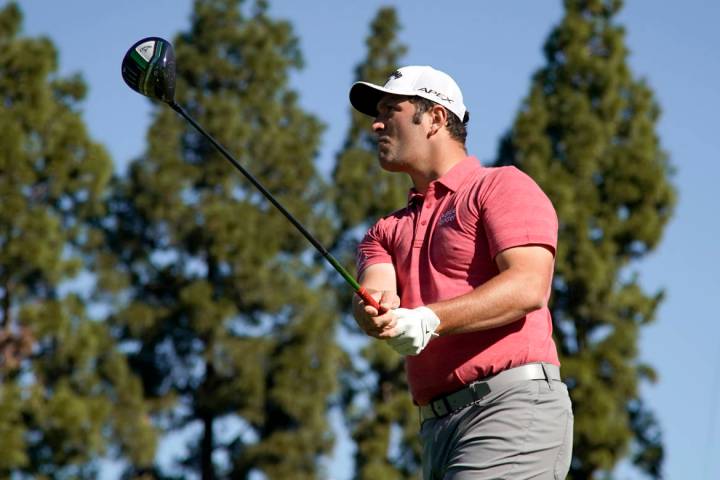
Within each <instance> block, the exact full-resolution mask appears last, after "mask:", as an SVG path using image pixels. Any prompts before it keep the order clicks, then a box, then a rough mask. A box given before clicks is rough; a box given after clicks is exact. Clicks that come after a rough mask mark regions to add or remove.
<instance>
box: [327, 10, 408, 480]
mask: <svg viewBox="0 0 720 480" xmlns="http://www.w3.org/2000/svg"><path fill="white" fill-rule="evenodd" d="M399 29H400V25H399V22H398V18H397V14H396V12H395V10H394V9H393V8H390V7H386V8H381V9H380V10H379V11H378V12H377V14H376V16H375V18H374V19H373V21H372V23H371V26H370V34H369V35H368V37H367V40H366V46H367V57H366V59H365V60H364V61H363V62H362V63H361V64H360V65H358V66H357V68H356V71H355V77H356V79H357V80H364V81H371V82H375V83H380V84H382V83H384V82H385V81H386V80H387V78H388V77H389V76H390V74H391V73H392V72H393V71H394V70H396V69H397V68H398V66H399V65H398V61H399V59H400V58H401V57H402V55H404V53H405V51H406V47H405V46H404V45H402V44H401V43H400V42H399V41H398V39H397V32H398V30H399ZM333 179H334V181H335V184H336V187H337V192H338V193H337V199H336V205H337V206H338V209H339V218H340V224H341V231H343V232H344V233H343V234H342V235H340V236H339V237H338V238H337V240H336V247H337V248H336V250H337V252H338V257H339V258H343V259H345V261H346V263H347V264H348V267H349V268H350V269H351V270H352V269H354V262H353V259H354V251H355V247H356V245H357V242H358V240H359V236H362V234H363V233H364V232H365V230H367V228H368V227H369V226H370V225H371V223H372V222H374V221H375V220H377V219H378V218H380V217H381V216H383V215H386V214H387V213H389V212H391V211H393V210H397V209H398V208H401V207H402V206H404V205H405V204H406V203H407V192H408V188H409V187H410V183H409V180H408V179H407V178H406V177H405V176H401V175H397V174H389V173H387V172H384V171H383V170H382V169H381V168H380V166H379V164H378V161H377V140H376V138H375V135H374V134H373V133H372V130H371V129H370V119H369V118H368V117H367V116H365V115H362V114H360V113H359V112H357V111H355V110H352V119H351V124H350V127H349V129H348V133H347V137H346V140H345V144H344V146H343V148H342V151H341V152H340V153H339V155H338V157H337V163H336V166H335V171H334V173H333ZM341 292H342V294H346V292H347V289H346V288H345V289H341ZM340 301H341V304H343V305H349V304H350V298H349V295H346V296H344V298H342V299H341V300H340ZM346 320H347V323H346V325H345V327H346V329H347V330H348V331H349V332H357V326H355V322H354V320H352V318H350V317H348V318H346ZM361 357H362V358H361V359H356V360H358V361H356V362H355V363H356V367H355V370H354V371H350V372H346V373H347V375H346V376H345V377H344V378H345V379H346V382H345V383H346V384H345V396H346V411H347V414H348V418H349V419H350V422H349V423H350V428H351V431H352V436H353V439H354V441H355V442H356V446H357V451H356V456H355V461H356V478H358V479H377V478H415V477H416V472H417V467H418V461H419V452H420V446H419V442H418V417H417V409H416V408H415V407H414V406H413V404H412V401H411V399H410V395H409V394H408V386H407V382H406V379H405V371H404V362H403V359H402V357H401V356H399V355H398V354H397V353H395V352H394V351H393V350H392V349H390V347H388V346H387V345H386V344H385V343H383V342H378V341H373V340H371V341H369V342H368V343H367V345H366V346H365V348H364V349H363V351H362V353H361ZM368 368H369V371H363V370H364V369H368ZM360 398H364V399H369V405H368V406H367V407H364V408H361V407H359V406H358V402H356V400H358V399H360ZM361 403H362V402H361Z"/></svg>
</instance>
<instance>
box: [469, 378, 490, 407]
mask: <svg viewBox="0 0 720 480" xmlns="http://www.w3.org/2000/svg"><path fill="white" fill-rule="evenodd" d="M468 387H469V388H470V393H472V397H473V402H478V401H480V400H482V399H483V398H484V397H485V395H487V394H488V393H490V385H488V384H487V382H482V381H480V382H474V383H471V384H470V385H468Z"/></svg>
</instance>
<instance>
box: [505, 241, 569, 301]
mask: <svg viewBox="0 0 720 480" xmlns="http://www.w3.org/2000/svg"><path fill="white" fill-rule="evenodd" d="M495 263H496V264H497V267H498V270H500V272H505V271H508V270H510V271H512V272H513V273H515V274H517V275H518V277H519V278H521V279H522V281H523V282H524V285H525V286H526V288H528V289H531V290H532V293H534V294H535V295H538V296H542V297H543V298H544V297H545V296H546V295H547V293H548V292H549V289H550V283H551V281H552V276H553V268H554V265H555V257H554V255H553V252H552V251H551V250H550V247H546V246H544V245H523V246H519V247H513V248H508V249H507V250H503V251H502V252H500V253H498V254H497V256H496V257H495Z"/></svg>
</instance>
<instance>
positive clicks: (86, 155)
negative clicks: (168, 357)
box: [0, 3, 155, 479]
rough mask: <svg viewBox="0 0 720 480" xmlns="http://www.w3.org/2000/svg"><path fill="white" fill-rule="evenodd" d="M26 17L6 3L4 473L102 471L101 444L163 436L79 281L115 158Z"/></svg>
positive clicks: (0, 463)
mask: <svg viewBox="0 0 720 480" xmlns="http://www.w3.org/2000/svg"><path fill="white" fill-rule="evenodd" d="M21 24H22V14H21V12H20V9H19V8H18V6H17V5H16V4H15V3H8V4H7V5H5V6H4V7H3V8H2V9H0V101H2V105H3V108H2V109H1V110H0V146H1V147H0V452H2V453H1V454H0V477H2V478H17V479H20V478H96V476H97V469H98V462H97V460H98V458H99V457H100V456H103V455H126V456H128V457H129V460H130V461H132V462H134V463H137V464H143V463H147V462H151V461H152V456H153V448H154V440H155V439H154V433H153V429H152V426H151V424H150V423H149V422H148V419H147V416H146V415H145V407H144V406H143V402H142V395H141V385H140V382H139V381H138V379H137V378H135V377H133V376H132V375H131V374H130V371H129V368H128V365H127V363H126V361H125V358H124V357H123V356H122V355H121V354H120V353H119V352H118V350H117V348H115V346H114V344H113V340H112V337H111V336H110V335H109V332H108V329H107V327H106V325H105V324H104V323H103V322H101V321H97V319H96V318H95V317H96V316H93V315H91V309H90V303H89V302H90V301H91V300H92V298H91V296H90V295H88V294H85V293H83V294H81V293H79V292H80V290H83V291H87V290H89V289H90V287H77V288H71V286H70V282H73V281H75V282H79V280H78V279H79V278H80V277H79V275H80V274H81V273H83V272H85V273H87V271H88V269H90V268H92V269H94V268H95V266H97V265H96V264H95V262H94V259H93V256H92V255H91V252H94V251H97V248H98V239H99V238H100V236H99V232H98V231H97V230H96V228H94V227H93V226H92V225H93V224H94V223H96V222H95V219H96V218H97V217H98V216H101V215H102V214H103V210H102V197H103V193H104V192H105V188H106V185H107V181H108V179H109V177H110V175H111V171H112V163H111V161H110V159H109V157H108V155H107V153H106V152H105V150H104V149H103V148H102V147H101V146H100V145H98V144H97V143H94V142H93V141H92V140H91V139H90V138H89V136H88V133H87V130H86V128H85V125H84V124H83V121H82V117H81V114H80V107H81V101H82V100H83V97H84V96H85V90H86V88H85V84H84V83H83V81H82V80H81V79H80V78H79V77H70V78H60V77H58V76H57V75H56V71H57V63H58V60H57V52H56V50H55V48H54V46H53V45H52V43H51V42H50V40H48V39H46V38H25V37H22V36H20V35H19V31H20V28H21ZM98 273H101V272H100V271H98ZM86 276H88V275H86ZM90 276H91V275H90ZM91 282H92V280H87V281H85V283H87V284H90V283H91Z"/></svg>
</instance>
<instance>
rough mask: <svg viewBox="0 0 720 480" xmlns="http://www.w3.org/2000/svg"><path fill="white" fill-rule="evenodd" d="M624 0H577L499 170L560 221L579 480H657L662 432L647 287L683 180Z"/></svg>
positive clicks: (561, 336) (560, 311)
mask: <svg viewBox="0 0 720 480" xmlns="http://www.w3.org/2000/svg"><path fill="white" fill-rule="evenodd" d="M621 6H622V2H621V1H619V0H565V10H566V13H565V16H564V18H563V19H562V21H561V22H560V24H559V25H558V26H557V27H556V28H555V29H554V30H553V31H552V33H551V34H550V36H549V38H548V40H547V42H546V44H545V56H546V59H547V65H546V66H545V67H544V68H542V69H540V70H539V71H538V72H537V73H536V74H535V75H534V77H533V81H532V86H531V88H530V93H529V95H528V97H527V98H526V99H525V101H524V102H523V105H522V107H521V109H520V111H519V113H518V115H517V118H516V121H515V124H514V126H513V128H512V130H511V131H510V133H509V134H508V135H507V136H506V137H505V139H504V141H503V143H502V146H501V149H500V152H499V160H498V161H497V164H503V165H504V164H513V165H516V166H518V167H519V168H521V169H523V170H524V171H526V172H527V173H528V174H530V175H531V176H532V177H533V178H535V179H536V180H537V181H538V183H539V184H540V186H541V187H542V188H543V189H544V190H545V192H547V194H548V195H549V196H550V198H551V199H552V200H553V202H554V204H555V206H556V209H557V212H558V217H559V219H560V232H559V245H558V250H557V258H556V274H555V280H554V283H553V292H552V298H551V306H550V308H551V310H552V314H553V317H554V324H555V335H556V340H557V343H558V347H559V350H560V353H561V362H562V370H563V376H564V378H565V380H566V381H567V383H568V386H569V387H570V391H571V397H572V399H573V409H574V413H575V445H574V452H573V462H572V467H571V477H572V478H575V479H586V478H597V476H598V475H602V474H603V472H608V471H611V470H612V469H613V467H614V466H615V465H616V464H617V462H618V461H619V460H620V459H621V458H623V457H626V456H630V457H631V458H632V460H633V461H634V463H635V464H636V465H637V466H638V467H640V468H641V469H642V470H644V471H645V472H646V473H647V474H648V475H650V476H652V477H654V478H658V477H659V476H660V473H661V465H662V459H663V446H662V437H661V432H660V428H659V425H658V422H657V421H656V419H655V417H654V415H653V413H652V412H651V411H650V410H649V409H648V408H647V406H646V405H645V402H644V401H643V399H642V398H641V395H640V390H639V386H640V384H641V382H643V381H648V380H649V381H654V380H655V377H656V374H655V372H654V370H653V369H652V368H651V367H650V366H649V365H646V364H645V363H643V362H642V361H641V360H640V359H639V358H638V340H639V334H640V331H641V329H642V328H643V327H645V326H646V325H648V324H649V323H650V322H652V321H653V320H654V317H655V312H656V309H657V307H658V305H659V304H660V302H661V301H662V298H663V292H655V293H648V292H645V291H644V290H643V288H642V286H641V285H640V282H639V275H638V273H637V261H638V260H639V259H641V258H642V257H643V256H645V255H647V254H648V253H649V252H651V251H652V250H653V249H654V248H655V247H656V246H657V245H658V243H659V241H660V239H661V236H662V232H663V228H664V226H665V224H666V223H667V221H668V220H669V218H670V217H671V215H672V211H673V205H674V201H675V193H674V188H673V186H672V185H671V183H670V180H669V177H670V176H671V174H672V169H671V167H670V165H669V161H668V158H667V155H666V153H665V152H664V151H663V150H662V148H661V146H660V140H659V138H658V135H657V134H656V132H655V124H656V123H657V121H658V118H659V115H660V108H659V106H658V104H657V103H656V101H655V100H654V98H653V94H652V91H651V89H650V87H649V85H648V84H647V82H646V81H644V80H637V79H635V78H633V75H632V73H631V71H630V69H629V67H628V65H627V62H626V58H627V49H626V47H625V46H624V30H623V28H622V27H620V26H618V25H617V24H616V23H615V22H614V18H615V16H616V15H617V14H618V11H619V10H620V9H621Z"/></svg>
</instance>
